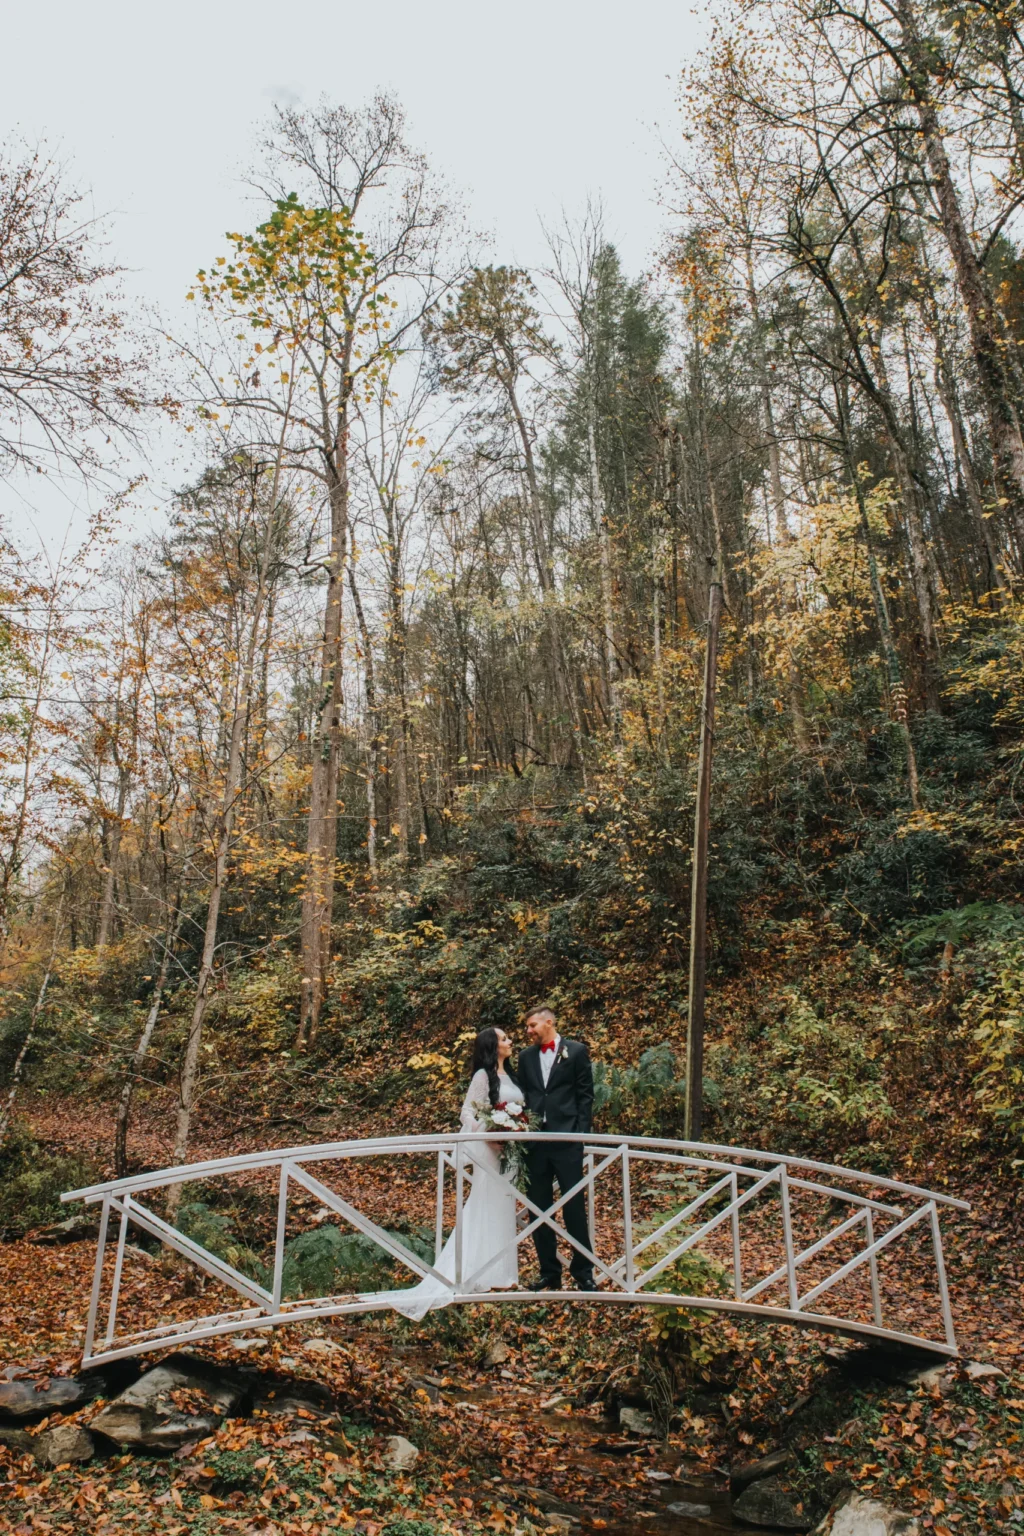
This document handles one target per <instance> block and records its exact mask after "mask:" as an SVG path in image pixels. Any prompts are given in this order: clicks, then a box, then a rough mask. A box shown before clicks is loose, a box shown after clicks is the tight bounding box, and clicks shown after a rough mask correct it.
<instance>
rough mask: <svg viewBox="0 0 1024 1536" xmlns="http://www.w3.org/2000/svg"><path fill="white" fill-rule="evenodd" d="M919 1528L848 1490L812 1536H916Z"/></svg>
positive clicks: (906, 1517) (887, 1507)
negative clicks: (819, 1535) (819, 1534)
mask: <svg viewBox="0 0 1024 1536" xmlns="http://www.w3.org/2000/svg"><path fill="white" fill-rule="evenodd" d="M920 1529H921V1527H920V1524H919V1523H918V1521H917V1520H915V1518H914V1516H913V1515H907V1514H904V1513H903V1511H902V1510H899V1509H893V1508H892V1507H891V1506H890V1505H888V1504H883V1503H882V1502H881V1500H879V1499H866V1498H864V1496H863V1495H862V1494H859V1493H855V1492H854V1491H853V1489H852V1488H851V1489H847V1491H846V1492H845V1493H844V1494H842V1495H841V1496H840V1498H839V1501H838V1503H836V1504H834V1505H833V1506H832V1508H831V1509H830V1510H829V1512H828V1514H827V1515H826V1516H825V1518H824V1520H823V1521H822V1522H821V1524H820V1525H817V1526H815V1528H814V1530H815V1536H818V1533H819V1532H820V1533H821V1536H919V1533H920Z"/></svg>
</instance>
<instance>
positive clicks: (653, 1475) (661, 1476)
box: [644, 1467, 672, 1483]
mask: <svg viewBox="0 0 1024 1536" xmlns="http://www.w3.org/2000/svg"><path fill="white" fill-rule="evenodd" d="M644 1477H646V1478H647V1479H648V1480H649V1481H650V1482H652V1483H670V1482H671V1481H672V1473H671V1472H662V1471H661V1470H660V1469H659V1468H657V1467H648V1468H647V1471H646V1472H645V1473H644Z"/></svg>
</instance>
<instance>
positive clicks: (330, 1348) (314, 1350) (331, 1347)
mask: <svg viewBox="0 0 1024 1536" xmlns="http://www.w3.org/2000/svg"><path fill="white" fill-rule="evenodd" d="M259 1342H260V1343H261V1344H265V1343H266V1342H267V1341H266V1339H260V1341H259ZM302 1347H303V1349H304V1350H305V1351H306V1354H307V1355H336V1354H337V1353H338V1352H339V1350H340V1349H341V1345H340V1344H335V1343H334V1341H333V1339H304V1340H303V1342H302Z"/></svg>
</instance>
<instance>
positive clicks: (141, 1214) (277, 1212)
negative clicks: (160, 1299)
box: [62, 1132, 969, 1365]
mask: <svg viewBox="0 0 1024 1536" xmlns="http://www.w3.org/2000/svg"><path fill="white" fill-rule="evenodd" d="M498 1140H501V1141H527V1142H529V1141H576V1142H578V1141H579V1140H580V1138H579V1137H573V1136H564V1135H562V1136H554V1135H547V1134H544V1133H537V1132H532V1133H529V1134H527V1135H518V1136H511V1135H505V1136H500V1137H499V1136H495V1135H493V1134H492V1135H470V1134H464V1135H451V1136H398V1137H392V1138H387V1139H378V1140H370V1141H342V1142H329V1143H324V1144H321V1145H317V1146H305V1147H291V1148H287V1149H285V1150H278V1151H270V1152H253V1153H249V1154H244V1155H242V1156H237V1157H228V1158H223V1159H221V1160H220V1161H215V1162H203V1163H192V1164H186V1165H184V1166H181V1167H175V1168H164V1169H161V1170H159V1171H157V1172H149V1173H140V1174H136V1175H134V1176H132V1177H130V1178H125V1179H117V1180H114V1181H112V1182H110V1183H106V1184H94V1185H91V1186H90V1187H89V1188H87V1189H76V1190H72V1191H69V1192H68V1193H67V1194H65V1195H64V1196H62V1198H63V1199H64V1200H84V1201H86V1202H88V1203H89V1204H99V1206H100V1230H99V1240H98V1244H97V1253H96V1268H95V1274H94V1279H93V1288H92V1297H91V1302H90V1307H89V1316H88V1321H87V1325H86V1337H85V1348H84V1358H83V1364H84V1365H98V1364H102V1363H103V1362H104V1361H109V1360H116V1359H120V1358H123V1357H126V1356H130V1355H137V1354H141V1353H143V1352H144V1351H146V1350H154V1349H166V1348H168V1347H177V1346H181V1345H183V1344H191V1343H197V1342H199V1341H201V1340H203V1339H209V1338H215V1337H218V1336H220V1335H223V1334H230V1333H237V1332H243V1331H245V1330H249V1329H252V1328H254V1327H256V1328H262V1327H267V1326H274V1325H276V1324H296V1323H304V1322H309V1321H311V1320H313V1319H316V1318H326V1317H338V1316H344V1315H346V1314H352V1313H362V1312H372V1311H377V1310H382V1309H385V1308H387V1307H388V1306H389V1305H390V1303H389V1301H388V1295H387V1293H386V1292H383V1291H382V1292H361V1293H358V1294H357V1293H348V1294H339V1295H331V1296H318V1297H312V1298H310V1297H302V1298H292V1299H286V1298H285V1297H284V1296H283V1295H282V1282H283V1276H284V1272H285V1258H286V1248H287V1244H288V1242H289V1234H292V1235H295V1234H296V1233H300V1232H302V1231H304V1230H308V1229H309V1227H310V1225H311V1220H310V1210H311V1208H312V1207H314V1206H318V1207H319V1210H318V1211H317V1213H316V1218H317V1220H327V1219H332V1218H333V1219H334V1220H335V1221H336V1222H337V1224H339V1225H341V1226H342V1227H344V1228H345V1229H347V1230H351V1231H353V1232H360V1233H362V1234H364V1236H365V1237H367V1238H370V1239H372V1241H373V1242H374V1243H376V1244H377V1245H379V1247H380V1248H381V1249H382V1250H384V1252H385V1253H387V1254H388V1255H390V1257H391V1259H392V1260H394V1261H396V1262H397V1263H398V1264H400V1265H402V1266H404V1267H405V1268H406V1269H408V1270H409V1271H411V1273H412V1276H413V1277H414V1278H413V1279H412V1281H411V1282H410V1283H413V1284H415V1283H416V1282H417V1281H418V1280H419V1279H421V1278H423V1277H424V1276H426V1275H428V1274H431V1275H437V1276H438V1278H439V1279H441V1280H442V1281H443V1283H444V1285H445V1286H446V1287H447V1288H448V1289H449V1290H450V1292H451V1302H452V1303H460V1302H472V1303H480V1302H501V1303H507V1304H508V1303H522V1302H533V1301H539V1302H544V1301H563V1302H573V1303H581V1304H584V1303H585V1304H588V1305H593V1304H597V1305H601V1306H614V1305H625V1306H637V1305H641V1306H652V1305H655V1306H657V1305H661V1306H674V1307H690V1308H697V1309H701V1308H702V1309H705V1310H713V1311H721V1312H730V1313H734V1314H738V1315H739V1316H742V1317H755V1318H764V1319H769V1320H772V1321H775V1322H779V1323H789V1324H795V1325H797V1326H799V1327H804V1328H817V1329H822V1330H824V1331H826V1332H830V1333H837V1334H846V1335H854V1336H861V1337H864V1338H867V1339H879V1340H889V1341H892V1342H894V1343H897V1344H903V1345H912V1346H916V1347H918V1348H920V1349H925V1350H930V1351H933V1352H934V1353H935V1354H936V1355H939V1356H947V1355H955V1354H956V1352H957V1350H956V1337H955V1334H954V1329H953V1318H952V1312H951V1309H950V1302H949V1291H948V1287H947V1282H946V1269H945V1263H944V1260H943V1253H942V1234H941V1230H940V1224H939V1217H940V1212H941V1211H943V1210H944V1209H945V1210H947V1211H949V1210H950V1209H955V1210H959V1211H966V1210H968V1209H969V1207H968V1206H967V1204H966V1203H965V1202H964V1201H962V1200H955V1199H953V1198H952V1197H951V1196H949V1195H945V1194H938V1193H935V1192H933V1191H931V1190H927V1189H922V1188H920V1187H918V1186H916V1185H913V1184H903V1183H900V1182H898V1181H897V1180H894V1179H886V1178H882V1177H880V1176H879V1175H876V1174H869V1173H857V1172H854V1171H853V1170H851V1169H848V1168H839V1167H833V1166H831V1165H829V1164H826V1163H818V1162H812V1161H809V1160H808V1159H805V1158H799V1157H784V1156H779V1155H776V1154H774V1153H770V1152H757V1151H751V1150H749V1149H747V1148H742V1147H724V1146H714V1145H706V1144H704V1143H698V1142H682V1141H665V1140H657V1139H653V1138H647V1137H625V1136H590V1137H588V1138H587V1139H586V1141H585V1155H584V1175H583V1178H582V1180H581V1181H580V1183H579V1184H578V1185H576V1186H575V1189H572V1190H567V1191H566V1192H565V1193H564V1194H563V1195H562V1196H561V1198H560V1199H558V1200H556V1201H555V1202H554V1204H553V1205H552V1206H551V1208H550V1209H549V1210H547V1211H542V1210H539V1209H538V1208H537V1207H536V1206H535V1205H533V1204H532V1203H531V1202H530V1201H529V1200H528V1199H527V1197H526V1196H525V1195H523V1194H521V1193H519V1192H518V1191H517V1202H518V1207H519V1224H518V1230H517V1234H516V1238H515V1243H516V1244H517V1245H520V1246H521V1245H523V1244H525V1245H526V1247H525V1249H524V1251H523V1257H524V1259H526V1258H527V1257H528V1256H529V1257H532V1246H533V1245H532V1243H531V1242H530V1238H531V1236H532V1234H533V1232H534V1230H535V1229H536V1228H537V1227H538V1226H539V1225H540V1224H541V1223H542V1222H546V1223H547V1224H548V1225H550V1226H552V1227H553V1228H554V1229H555V1230H556V1232H557V1233H558V1236H559V1239H560V1240H561V1242H562V1243H563V1244H566V1245H571V1246H573V1247H577V1248H580V1251H581V1252H586V1253H587V1256H588V1257H589V1258H590V1259H591V1260H592V1262H593V1265H594V1272H595V1276H596V1278H597V1281H598V1284H599V1287H600V1289H599V1290H598V1291H596V1292H578V1291H558V1292H551V1291H540V1292H532V1291H524V1290H518V1289H517V1290H503V1291H481V1290H479V1289H478V1288H475V1285H474V1279H475V1277H474V1276H473V1275H469V1274H463V1273H462V1272H461V1271H462V1262H461V1245H460V1241H459V1238H458V1236H456V1243H455V1251H456V1266H455V1269H456V1273H455V1277H454V1278H451V1279H450V1278H448V1277H447V1276H443V1275H438V1271H437V1270H436V1269H435V1268H434V1264H432V1263H430V1262H428V1261H427V1260H425V1259H422V1258H420V1257H419V1256H418V1255H417V1254H415V1253H413V1252H411V1251H410V1250H409V1249H408V1248H407V1247H406V1246H405V1245H404V1244H403V1243H402V1241H401V1240H400V1237H398V1236H396V1234H395V1232H394V1230H393V1229H394V1227H395V1225H396V1223H401V1222H402V1220H403V1219H404V1220H405V1222H406V1225H407V1226H408V1222H409V1217H410V1213H409V1212H408V1211H407V1210H404V1209H403V1200H404V1201H405V1203H406V1205H411V1206H412V1207H413V1210H412V1213H411V1214H412V1216H414V1217H418V1218H419V1220H420V1221H422V1219H423V1216H424V1214H425V1213H426V1211H427V1210H430V1212H431V1214H432V1218H433V1219H432V1222H431V1226H432V1228H433V1233H434V1263H436V1262H437V1256H438V1255H439V1254H440V1251H441V1248H442V1246H443V1244H444V1241H445V1237H446V1234H447V1233H449V1232H451V1231H455V1233H456V1234H458V1233H460V1232H461V1223H462V1213H463V1210H464V1206H465V1197H466V1193H467V1190H468V1187H469V1181H470V1179H471V1178H480V1177H482V1176H487V1177H491V1178H495V1177H497V1176H496V1175H494V1174H489V1173H488V1172H487V1170H486V1169H482V1168H481V1169H478V1168H477V1165H476V1164H474V1163H473V1162H472V1153H471V1148H472V1143H474V1142H477V1141H491V1142H494V1141H498ZM225 1183H227V1184H228V1185H229V1186H230V1185H232V1184H234V1185H235V1186H236V1188H235V1192H234V1198H237V1197H238V1196H243V1197H244V1205H245V1208H246V1210H247V1211H249V1212H257V1213H258V1212H259V1211H261V1210H262V1211H263V1212H264V1213H265V1215H264V1221H265V1231H266V1239H267V1241H266V1243H265V1245H264V1249H265V1251H266V1261H265V1269H261V1272H260V1277H259V1278H254V1276H253V1275H252V1274H246V1273H243V1271H242V1270H241V1269H240V1268H237V1267H235V1264H233V1263H230V1262H228V1259H226V1258H224V1257H222V1256H218V1255H217V1254H216V1253H214V1252H211V1251H210V1250H209V1249H208V1248H206V1247H204V1246H203V1245H202V1243H200V1242H198V1241H195V1240H194V1239H193V1238H192V1237H189V1236H186V1235H185V1233H183V1232H181V1231H179V1230H178V1229H177V1228H176V1227H175V1226H173V1225H171V1224H170V1223H168V1222H167V1221H166V1220H165V1219H164V1217H163V1216H162V1215H161V1214H160V1213H159V1210H158V1209H154V1205H156V1206H158V1207H159V1206H160V1205H161V1204H162V1192H164V1191H167V1190H168V1189H169V1188H170V1187H171V1186H173V1185H183V1184H187V1185H188V1186H189V1193H190V1198H192V1197H193V1196H194V1194H195V1193H196V1186H198V1185H203V1186H211V1188H210V1189H204V1191H203V1193H204V1196H205V1197H207V1198H209V1199H212V1201H213V1208H214V1209H217V1201H218V1199H219V1200H221V1201H223V1199H224V1191H223V1189H221V1190H220V1194H219V1195H218V1194H217V1193H215V1190H216V1189H217V1187H219V1186H223V1185H224V1184H225ZM579 1190H583V1191H584V1192H585V1194H586V1198H587V1202H588V1208H589V1212H590V1232H591V1248H590V1249H589V1250H587V1249H583V1248H581V1245H579V1244H578V1243H575V1242H574V1240H573V1239H572V1238H571V1237H570V1236H569V1234H568V1233H567V1232H566V1231H565V1229H564V1226H563V1224H562V1222H561V1221H560V1219H559V1217H560V1213H561V1210H562V1207H563V1206H564V1204H565V1202H566V1200H567V1199H569V1198H570V1197H571V1196H572V1195H573V1194H574V1193H576V1192H577V1191H579ZM228 1198H229V1200H230V1199H231V1198H233V1197H232V1195H231V1191H230V1189H229V1191H228ZM275 1216H276V1227H275V1226H274V1220H275ZM112 1218H114V1220H115V1221H116V1222H117V1235H116V1238H115V1237H114V1235H113V1231H112V1227H111V1219H112ZM132 1227H135V1228H136V1229H137V1230H138V1231H139V1232H142V1233H145V1234H147V1235H148V1237H149V1238H151V1239H156V1240H158V1241H159V1242H160V1243H162V1244H163V1245H164V1246H165V1247H167V1248H170V1249H172V1250H173V1251H174V1252H176V1253H177V1254H179V1255H180V1256H181V1258H182V1259H184V1260H186V1261H187V1262H188V1263H189V1264H192V1265H194V1266H195V1267H196V1268H197V1269H198V1270H199V1271H202V1272H203V1273H204V1274H205V1275H206V1276H208V1277H210V1278H211V1279H212V1280H214V1281H216V1282H219V1283H220V1284H222V1285H223V1286H226V1287H228V1288H229V1289H230V1290H233V1291H234V1292H235V1293H237V1294H238V1295H239V1296H241V1297H242V1298H243V1299H244V1302H245V1305H244V1306H242V1307H235V1308H234V1309H232V1310H230V1311H223V1312H219V1313H216V1314H213V1315H207V1316H202V1317H198V1316H189V1317H182V1318H180V1319H179V1320H168V1319H167V1318H166V1316H163V1317H161V1318H160V1319H159V1321H157V1322H155V1323H154V1324H153V1325H152V1326H148V1327H145V1328H141V1329H140V1328H135V1329H134V1331H130V1332H128V1333H123V1334H119V1333H118V1327H117V1325H118V1308H119V1303H120V1302H121V1300H122V1294H123V1286H124V1281H125V1274H126V1269H125V1266H126V1264H130V1263H131V1262H132V1261H133V1247H134V1245H131V1244H129V1243H128V1241H127V1239H128V1235H129V1231H130V1229H131V1228H132ZM271 1231H273V1233H274V1236H273V1242H272V1245H271V1242H270V1233H271ZM693 1250H698V1252H699V1253H700V1254H701V1255H702V1256H703V1258H705V1259H707V1260H709V1261H710V1263H708V1264H705V1265H703V1266H702V1269H703V1271H704V1273H705V1274H706V1275H709V1276H711V1277H713V1278H712V1279H711V1280H710V1282H709V1286H710V1289H709V1293H708V1294H700V1295H693V1294H687V1293H686V1292H680V1291H679V1290H678V1289H677V1288H676V1283H677V1282H678V1280H679V1278H680V1277H681V1276H683V1277H685V1275H686V1273H687V1268H688V1266H687V1264H686V1255H687V1254H690V1253H691V1252H692V1251H693ZM239 1262H241V1261H239ZM250 1267H253V1266H250ZM692 1272H693V1271H692V1260H691V1266H690V1273H691V1274H692ZM133 1310H137V1308H133ZM101 1314H102V1325H101ZM137 1321H138V1318H137V1317H133V1318H132V1322H133V1323H135V1322H137Z"/></svg>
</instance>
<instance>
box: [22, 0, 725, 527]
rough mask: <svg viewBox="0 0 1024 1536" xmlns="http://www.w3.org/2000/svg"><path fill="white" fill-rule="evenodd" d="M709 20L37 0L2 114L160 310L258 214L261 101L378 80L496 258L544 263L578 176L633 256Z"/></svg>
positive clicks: (647, 223)
mask: <svg viewBox="0 0 1024 1536" xmlns="http://www.w3.org/2000/svg"><path fill="white" fill-rule="evenodd" d="M700 36H701V24H700V20H699V18H698V17H697V16H695V15H694V13H693V12H692V11H691V10H690V9H689V8H688V7H687V6H681V5H679V4H673V3H670V0H630V3H622V0H619V3H614V4H613V3H609V0H519V3H518V4H516V5H511V6H508V5H500V6H499V5H497V4H494V3H492V4H490V5H487V4H479V3H477V4H470V3H468V0H433V4H431V5H429V6H428V5H413V4H411V3H409V0H392V3H391V4H389V5H379V6H372V5H367V4H354V3H352V0H334V3H330V4H328V3H326V0H306V3H304V4H301V5H298V4H295V3H294V0H292V3H291V4H281V3H277V4H271V3H270V0H247V3H246V4H244V5H243V4H240V3H237V0H236V3H225V0H207V3H205V4H203V3H197V0H174V3H170V4H166V3H165V4H155V3H153V0H149V3H144V4H141V5H140V4H139V3H138V0H133V3H131V4H128V3H122V0H89V3H88V4H82V3H81V0H76V3H74V4H72V3H69V0H48V3H47V4H45V5H42V4H36V5H34V6H28V5H22V6H19V7H14V6H8V7H7V8H6V9H5V16H4V45H5V46H4V54H5V67H4V88H3V93H2V97H0V126H2V129H3V133H4V137H5V139H8V140H9V139H10V137H11V136H12V135H20V136H22V137H23V138H25V139H27V140H29V141H30V142H31V143H34V142H35V141H36V140H38V139H40V138H45V139H46V140H47V141H48V142H49V144H50V145H51V146H52V147H53V148H54V150H56V151H57V152H58V154H59V155H60V157H61V158H62V159H64V160H66V161H67V162H68V164H69V168H70V171H71V174H72V176H73V178H74V179H75V180H76V181H77V182H78V184H79V185H81V186H84V187H87V188H89V189H91V193H92V197H93V201H94V206H95V209H96V211H97V212H98V213H102V214H108V215H110V219H109V223H110V229H111V237H112V242H111V243H112V250H111V255H112V256H113V257H114V258H115V259H116V260H117V261H119V262H121V263H123V264H124V265H125V266H127V267H128V268H130V269H131V277H130V280H129V281H130V287H131V289H132V290H134V291H135V292H137V293H139V294H140V295H142V296H144V297H145V298H147V299H149V300H151V301H154V302H155V303H157V304H158V305H159V306H160V309H161V310H162V311H163V313H164V314H165V315H166V317H167V319H168V320H169V321H170V323H171V324H172V326H173V325H174V324H175V321H176V319H178V320H180V319H182V318H183V311H184V309H185V305H184V302H183V295H184V293H185V292H186V290H187V287H188V283H189V281H190V279H191V277H192V276H193V274H194V273H195V271H196V269H197V267H199V266H201V265H205V263H206V262H207V261H208V260H209V259H210V257H211V256H213V255H215V254H216V253H217V252H218V251H219V250H220V249H222V240H223V233H224V231H225V230H227V229H229V228H233V227H238V226H239V225H240V224H242V225H244V224H245V223H247V222H250V221H251V220H250V219H249V217H248V216H247V215H248V213H251V209H248V210H247V206H246V201H245V196H246V194H245V191H244V189H243V187H242V186H241V178H242V175H243V173H244V170H245V168H246V166H247V164H248V163H249V161H250V160H251V158H252V145H253V142H254V136H255V130H256V128H257V127H258V125H259V123H260V122H261V121H262V120H265V119H266V118H267V116H268V115H269V113H270V110H271V108H272V105H273V103H274V102H275V101H279V102H287V103H299V104H301V103H303V102H308V103H312V102H315V101H316V100H318V99H319V98H320V96H321V95H325V94H326V95H327V96H328V97H329V98H330V99H331V100H333V101H340V102H344V103H345V104H346V105H357V104H359V103H360V102H362V101H364V100H365V99H366V98H367V97H368V96H370V95H371V94H372V93H373V92H374V91H375V90H376V89H378V88H380V87H384V88H387V89H391V90H393V91H394V92H395V93H396V94H397V96H398V97H399V99H400V100H401V101H402V102H403V103H404V105H405V107H406V110H407V112H408V115H409V127H410V137H411V139H412V140H413V142H414V143H416V144H417V145H418V146H419V147H420V148H422V149H423V150H424V151H425V152H426V154H427V155H428V157H429V159H430V161H431V163H432V165H433V166H434V168H435V169H436V170H438V171H439V172H442V173H443V174H444V175H445V176H446V177H447V178H448V179H449V180H450V181H451V183H452V184H453V185H454V186H455V187H456V188H459V189H461V190H462V192H463V195H464V199H465V204H466V208H467V212H468V215H469V222H470V224H471V226H472V227H473V228H476V229H479V230H486V231H488V232H489V233H491V234H492V235H493V255H494V258H495V259H496V260H501V261H515V262H519V263H521V264H523V265H527V266H529V265H533V264H535V263H537V262H540V261H542V260H543V237H542V235H541V231H540V225H539V220H540V219H541V218H542V219H544V221H545V222H547V223H549V224H550V223H552V222H554V221H557V219H558V218H559V215H560V211H561V209H562V208H563V207H564V208H565V209H566V210H567V211H568V212H570V213H574V212H576V211H578V210H579V209H580V208H581V207H582V205H583V204H584V202H585V200H586V198H587V197H588V195H589V196H599V197H600V198H601V200H602V202H603V204H604V208H605V213H606V218H607V224H608V229H609V233H610V234H611V235H612V236H613V238H614V239H615V240H616V242H617V244H618V246H619V249H620V252H621V254H622V256H623V260H624V263H625V265H626V267H627V270H629V271H630V272H634V273H635V272H637V271H639V270H640V269H641V268H642V267H643V266H644V265H645V264H646V262H647V260H648V258H649V255H650V253H651V251H652V250H653V248H654V246H655V244H656V242H657V240H658V238H659V235H660V232H661V228H662V214H661V211H660V210H659V208H658V206H657V204H656V191H657V183H658V180H659V176H660V161H659V150H658V137H659V133H664V134H665V135H666V136H671V135H672V134H673V133H674V131H675V118H676V113H675V81H676V79H677V77H678V73H679V69H680V67H681V65H682V64H683V62H684V61H685V60H686V59H687V58H688V57H691V56H692V54H693V53H694V51H695V49H696V48H697V46H698V44H699V40H700ZM156 468H157V471H158V472H157V478H158V479H159V478H162V477H161V476H160V473H159V467H158V466H157V467H156ZM166 468H167V466H165V470H166ZM172 473H173V472H172ZM55 489H56V488H54V490H55ZM33 490H34V488H33ZM0 494H2V493H0ZM33 499H34V501H35V503H36V505H37V506H38V507H39V509H40V514H41V516H42V519H43V521H44V522H45V523H46V524H47V525H49V526H50V528H54V527H55V526H56V525H57V524H58V523H60V522H61V521H62V520H63V517H64V513H63V512H61V511H60V510H59V506H58V503H57V501H55V499H54V497H53V495H52V493H51V495H49V496H47V497H46V498H45V505H44V502H43V501H40V499H39V498H38V496H34V497H33ZM4 500H5V501H6V502H7V506H6V508H5V510H6V511H7V513H8V515H12V516H14V517H18V518H19V520H20V518H21V517H23V516H26V515H28V508H27V506H26V505H23V506H22V508H21V511H20V516H19V509H18V508H17V507H16V506H15V505H13V504H12V503H11V502H10V501H9V500H8V498H7V496H4ZM64 505H65V506H66V505H67V503H64Z"/></svg>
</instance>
